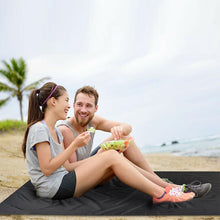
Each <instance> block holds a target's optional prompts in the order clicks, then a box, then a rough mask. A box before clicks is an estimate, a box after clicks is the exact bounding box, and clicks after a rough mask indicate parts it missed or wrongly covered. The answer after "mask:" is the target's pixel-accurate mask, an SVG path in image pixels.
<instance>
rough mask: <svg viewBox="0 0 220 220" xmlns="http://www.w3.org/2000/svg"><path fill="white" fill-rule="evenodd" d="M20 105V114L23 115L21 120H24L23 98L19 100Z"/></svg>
mask: <svg viewBox="0 0 220 220" xmlns="http://www.w3.org/2000/svg"><path fill="white" fill-rule="evenodd" d="M19 106H20V116H21V121H23V112H22V100H19Z"/></svg>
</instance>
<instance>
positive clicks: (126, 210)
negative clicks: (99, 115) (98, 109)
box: [0, 171, 220, 216]
mask: <svg viewBox="0 0 220 220" xmlns="http://www.w3.org/2000/svg"><path fill="white" fill-rule="evenodd" d="M157 174H158V175H159V176H160V177H166V178H168V179H170V180H171V181H173V182H175V183H177V184H183V183H190V182H192V181H194V180H199V181H201V182H203V183H205V182H210V183H212V189H211V191H210V192H209V193H208V194H207V195H206V196H204V197H202V198H196V199H193V200H190V201H187V202H183V203H161V204H156V205H153V204H152V198H151V196H149V195H146V194H144V193H143V192H140V191H138V190H136V189H133V188H131V187H129V186H127V185H125V184H123V183H122V182H121V181H120V180H119V179H117V178H116V177H115V178H113V179H112V180H111V181H110V182H109V183H107V184H106V185H104V186H98V187H96V188H94V189H92V190H90V191H89V192H87V193H86V194H85V195H84V196H82V197H80V198H69V199H64V200H52V199H45V198H39V197H37V196H36V194H35V190H34V188H33V185H32V184H31V182H30V181H28V182H26V183H25V184H24V185H23V186H22V187H20V188H19V189H18V190H17V191H15V192H14V193H13V194H12V195H11V196H9V197H8V198H7V199H5V200H4V201H3V202H2V203H1V204H0V215H78V216H145V215H148V216H149V215H220V172H176V171H175V172H157Z"/></svg>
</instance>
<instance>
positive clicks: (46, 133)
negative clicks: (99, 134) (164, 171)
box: [22, 82, 195, 203]
mask: <svg viewBox="0 0 220 220" xmlns="http://www.w3.org/2000/svg"><path fill="white" fill-rule="evenodd" d="M69 108H70V105H69V97H68V94H67V92H66V90H65V88H64V87H62V86H60V85H59V86H58V85H56V84H55V83H52V82H49V83H46V84H44V85H43V86H42V87H41V88H40V89H35V90H33V91H32V92H31V95H30V98H29V110H28V121H27V122H28V126H27V130H26V132H25V137H24V141H23V145H22V149H23V153H24V156H26V160H27V167H28V172H29V175H30V178H31V182H32V183H33V185H34V187H35V189H36V192H37V195H38V196H40V197H46V198H53V199H65V198H69V197H72V196H74V197H79V196H81V195H83V194H84V193H86V192H87V191H88V190H90V189H92V188H94V187H95V186H97V185H98V184H100V183H103V182H105V181H107V180H109V179H110V178H112V177H113V176H117V177H118V178H119V179H120V180H121V181H122V182H124V183H125V184H127V185H129V186H131V187H133V188H136V189H138V190H140V191H142V192H144V193H146V194H149V195H151V196H152V197H153V203H161V202H168V201H170V202H183V201H187V200H190V199H192V198H193V197H194V195H195V194H194V193H192V192H190V193H182V191H181V188H180V186H176V187H174V185H173V186H172V185H170V184H168V183H165V182H163V183H160V185H158V184H156V183H155V182H156V181H154V179H151V178H147V175H145V173H144V171H143V170H141V169H140V168H138V167H136V166H135V165H134V164H132V163H131V162H129V161H128V160H127V159H126V158H124V157H123V156H122V155H120V154H119V153H118V152H117V151H115V150H108V151H104V152H102V153H99V154H96V155H94V156H92V157H90V158H86V159H84V160H82V161H77V162H74V163H71V164H70V163H69V161H68V158H69V157H70V155H71V154H72V153H73V151H75V150H76V149H78V148H80V147H82V146H84V145H86V144H87V143H88V141H89V140H90V134H89V132H87V131H85V132H84V133H82V134H80V135H79V136H77V138H76V139H75V140H74V141H73V142H72V143H71V144H70V146H69V147H68V148H66V149H64V148H63V143H62V142H63V137H62V134H61V132H60V131H59V130H58V129H56V128H55V124H56V122H57V121H58V120H64V119H66V116H67V112H68V110H69ZM161 182H162V181H161Z"/></svg>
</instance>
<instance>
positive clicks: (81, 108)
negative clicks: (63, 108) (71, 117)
mask: <svg viewBox="0 0 220 220" xmlns="http://www.w3.org/2000/svg"><path fill="white" fill-rule="evenodd" d="M73 107H74V114H75V118H76V121H77V123H78V124H79V125H80V126H82V127H85V126H86V125H88V124H89V122H90V121H91V120H92V118H93V117H94V114H95V112H96V111H97V108H98V106H95V97H94V96H88V95H87V94H84V93H79V94H78V95H77V96H76V101H75V103H73Z"/></svg>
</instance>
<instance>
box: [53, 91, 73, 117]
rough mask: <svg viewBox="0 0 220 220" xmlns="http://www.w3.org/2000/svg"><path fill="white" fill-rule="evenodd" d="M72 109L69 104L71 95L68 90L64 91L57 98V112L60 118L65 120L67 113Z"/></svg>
mask: <svg viewBox="0 0 220 220" xmlns="http://www.w3.org/2000/svg"><path fill="white" fill-rule="evenodd" d="M69 109H70V104H69V96H68V94H67V92H66V91H64V92H63V95H61V96H60V97H59V98H58V99H57V100H56V113H57V116H58V118H59V119H58V120H65V119H66V118H67V113H68V111H69Z"/></svg>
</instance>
